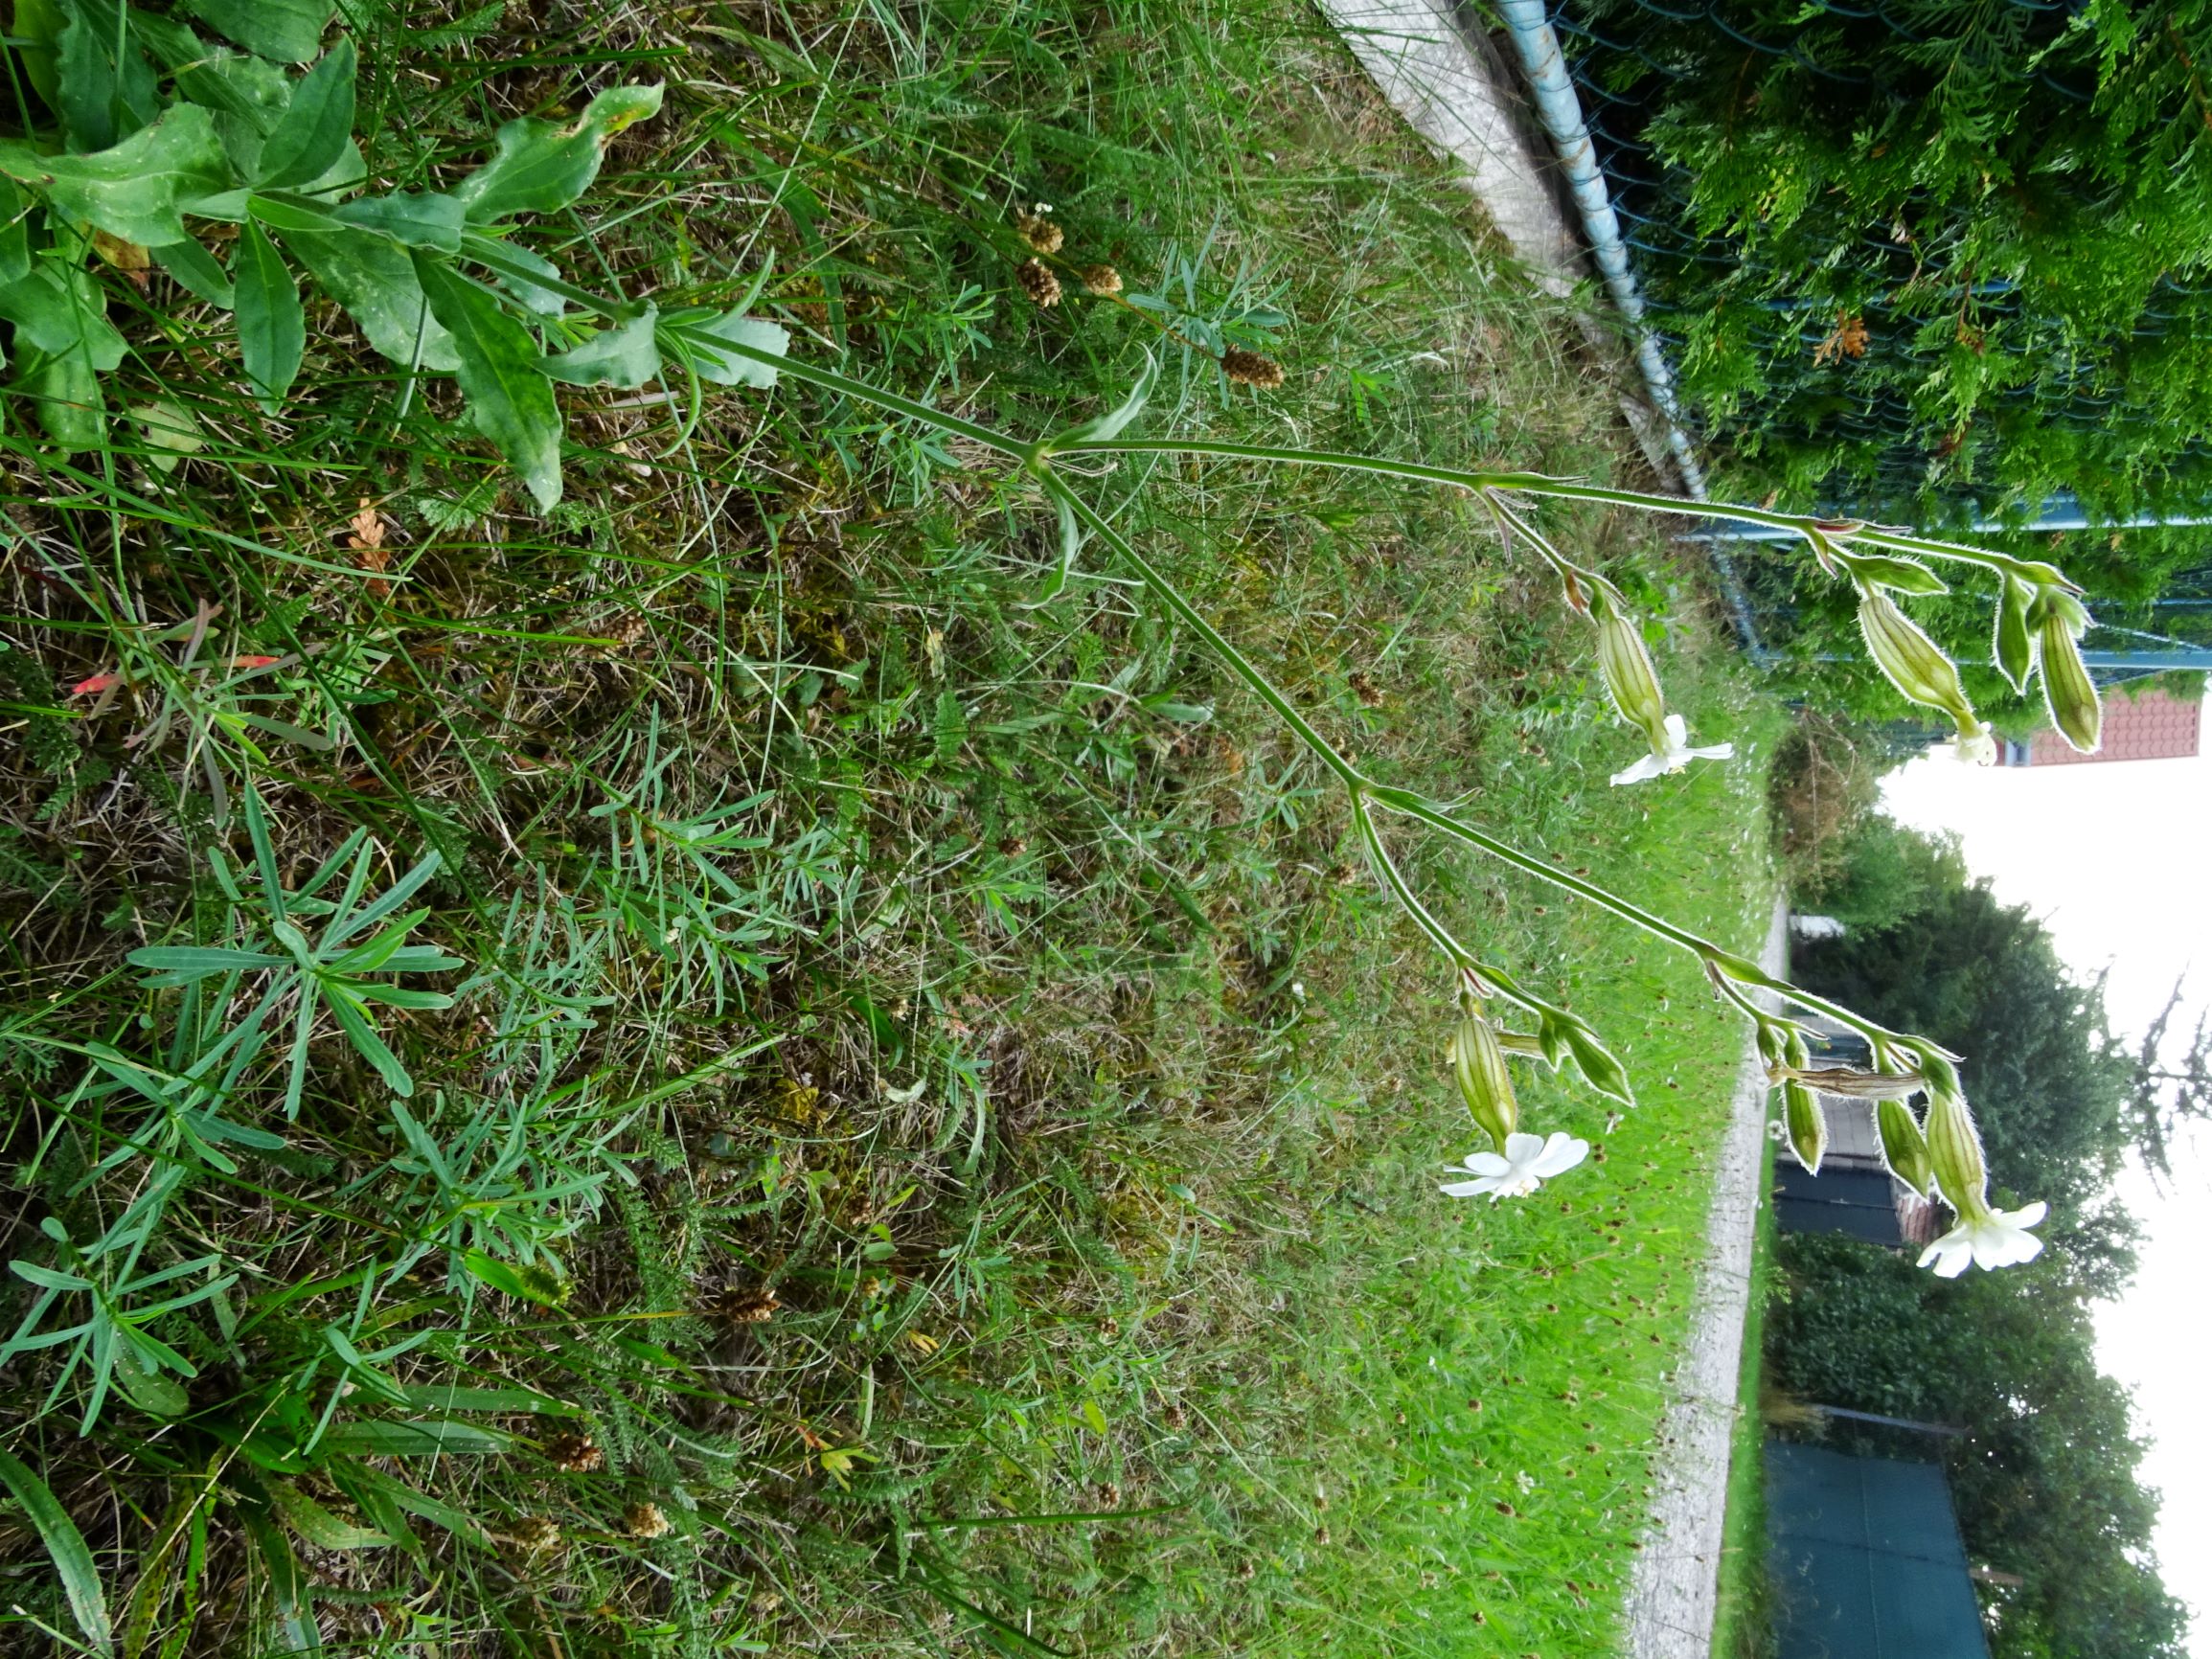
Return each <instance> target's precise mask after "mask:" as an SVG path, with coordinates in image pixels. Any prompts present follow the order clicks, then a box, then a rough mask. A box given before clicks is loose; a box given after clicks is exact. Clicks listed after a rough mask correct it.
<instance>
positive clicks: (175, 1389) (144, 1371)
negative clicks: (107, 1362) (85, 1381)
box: [115, 1342, 192, 1417]
mask: <svg viewBox="0 0 2212 1659" xmlns="http://www.w3.org/2000/svg"><path fill="white" fill-rule="evenodd" d="M115 1386H116V1387H117V1388H119V1389H121V1390H122V1391H123V1397H124V1398H125V1399H127V1400H129V1401H130V1403H131V1404H132V1405H135V1406H136V1407H138V1409H139V1410H140V1411H143V1412H147V1413H149V1414H151V1415H152V1416H154V1417H182V1416H183V1415H184V1414H185V1413H186V1412H187V1411H189V1410H190V1409H191V1407H192V1397H191V1396H189V1395H188V1394H186V1393H185V1391H184V1384H182V1383H181V1382H179V1381H177V1380H176V1378H175V1377H173V1376H168V1375H164V1374H163V1373H162V1371H161V1369H160V1367H158V1366H156V1365H153V1364H151V1363H149V1362H148V1360H147V1359H145V1358H144V1357H142V1356H141V1355H140V1354H139V1352H138V1351H137V1350H136V1349H135V1348H133V1347H132V1346H131V1345H130V1344H129V1343H127V1342H126V1343H125V1344H123V1345H122V1346H121V1347H119V1348H118V1349H117V1350H116V1351H115Z"/></svg>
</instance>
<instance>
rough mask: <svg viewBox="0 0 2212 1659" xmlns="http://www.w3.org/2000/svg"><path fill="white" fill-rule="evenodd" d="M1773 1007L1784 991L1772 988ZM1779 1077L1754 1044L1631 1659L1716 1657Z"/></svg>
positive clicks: (1643, 1557) (1658, 1500) (1784, 942)
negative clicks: (1740, 1399) (1771, 1096)
mask: <svg viewBox="0 0 2212 1659" xmlns="http://www.w3.org/2000/svg"><path fill="white" fill-rule="evenodd" d="M1789 919H1790V908H1789V905H1788V903H1787V902H1786V901H1785V900H1783V899H1781V898H1776V899H1775V901H1774V913H1773V917H1772V920H1770V921H1769V923H1768V925H1767V943H1766V946H1765V948H1764V949H1762V950H1761V952H1760V956H1759V961H1760V966H1763V967H1765V968H1766V969H1767V972H1769V973H1773V974H1777V975H1778V974H1780V973H1782V972H1783V971H1784V969H1785V968H1786V966H1788V959H1789ZM1760 1000H1761V1002H1762V1003H1763V1005H1764V1006H1766V1007H1767V1008H1770V1009H1771V1008H1774V1007H1776V1006H1777V1002H1776V999H1775V998H1773V997H1771V996H1766V995H1762V997H1761V998H1760ZM1766 1138H1767V1074H1766V1069H1765V1068H1764V1067H1763V1066H1762V1065H1761V1064H1760V1063H1759V1057H1758V1054H1757V1051H1756V1050H1755V1049H1752V1048H1751V1047H1750V1046H1749V1045H1748V1044H1746V1048H1745V1057H1744V1069H1743V1070H1742V1072H1740V1073H1739V1074H1738V1076H1737V1080H1736V1098H1735V1106H1734V1110H1733V1111H1732V1112H1731V1113H1730V1115H1729V1119H1728V1132H1727V1138H1726V1139H1725V1140H1724V1141H1723V1142H1722V1148H1721V1161H1720V1167H1719V1168H1718V1169H1717V1170H1715V1171H1714V1176H1713V1207H1712V1209H1711V1210H1710V1211H1709V1212H1708V1213H1707V1216H1706V1218H1705V1260H1704V1261H1703V1263H1702V1264H1701V1265H1700V1266H1699V1273H1698V1288H1697V1292H1696V1300H1695V1302H1694V1303H1693V1304H1692V1307H1691V1314H1690V1342H1689V1347H1688V1349H1687V1350H1686V1351H1685V1352H1684V1353H1683V1355H1682V1360H1681V1363H1680V1364H1679V1365H1677V1366H1676V1368H1675V1374H1674V1377H1673V1386H1672V1393H1673V1399H1672V1402H1671V1403H1670V1404H1669V1405H1668V1407H1667V1411H1666V1415H1665V1416H1664V1417H1663V1418H1662V1419H1661V1420H1660V1424H1659V1438H1660V1446H1661V1457H1660V1465H1659V1474H1658V1481H1657V1486H1658V1495H1657V1497H1655V1498H1654V1499H1653V1501H1652V1520H1651V1525H1650V1527H1649V1528H1648V1529H1647V1530H1646V1532H1645V1534H1644V1540H1643V1544H1644V1547H1643V1548H1642V1549H1641V1550H1639V1551H1638V1552H1637V1553H1636V1559H1635V1564H1634V1567H1633V1568H1632V1570H1631V1571H1630V1578H1629V1598H1628V1626H1629V1627H1628V1654H1629V1659H1708V1655H1709V1654H1710V1652H1711V1650H1712V1646H1713V1620H1714V1616H1715V1614H1716V1612H1717V1610H1718V1606H1719V1601H1720V1586H1721V1539H1722V1530H1723V1528H1724V1526H1725V1524H1726V1520H1727V1508H1728V1502H1727V1494H1728V1454H1729V1450H1730V1442H1731V1440H1732V1439H1733V1438H1734V1434H1735V1427H1736V1389H1737V1383H1738V1379H1739V1377H1740V1375H1741V1374H1742V1370H1743V1362H1744V1316H1745V1310H1746V1308H1747V1307H1749V1304H1750V1292H1751V1241H1752V1237H1753V1235H1754V1233H1755V1232H1756V1230H1757V1225H1758V1212H1759V1205H1760V1203H1761V1201H1762V1200H1763V1199H1764V1197H1765V1194H1764V1193H1762V1192H1761V1191H1760V1180H1759V1171H1760V1170H1761V1169H1762V1168H1763V1167H1764V1165H1765V1162H1766V1147H1765V1142H1766Z"/></svg>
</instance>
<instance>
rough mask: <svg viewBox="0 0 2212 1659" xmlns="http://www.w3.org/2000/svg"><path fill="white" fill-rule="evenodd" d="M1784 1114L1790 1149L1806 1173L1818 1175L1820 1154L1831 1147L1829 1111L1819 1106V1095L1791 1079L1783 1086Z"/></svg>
mask: <svg viewBox="0 0 2212 1659" xmlns="http://www.w3.org/2000/svg"><path fill="white" fill-rule="evenodd" d="M1782 1117H1783V1122H1784V1124H1785V1125H1787V1126H1788V1128H1789V1130H1790V1150H1791V1151H1792V1152H1794V1153H1796V1154H1797V1161H1798V1162H1799V1163H1800V1164H1803V1165H1804V1166H1805V1172H1806V1173H1807V1174H1809V1175H1817V1174H1819V1173H1820V1158H1821V1154H1823V1153H1824V1152H1826V1151H1827V1150H1828V1114H1827V1113H1826V1112H1824V1111H1822V1110H1821V1109H1820V1097H1819V1096H1818V1095H1816V1094H1814V1093H1813V1091H1812V1090H1811V1089H1809V1088H1807V1087H1806V1086H1805V1085H1804V1084H1803V1083H1801V1082H1799V1081H1798V1080H1797V1079H1795V1078H1791V1079H1789V1080H1787V1081H1786V1082H1784V1083H1783V1085H1782Z"/></svg>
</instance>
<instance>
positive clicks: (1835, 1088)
mask: <svg viewBox="0 0 2212 1659" xmlns="http://www.w3.org/2000/svg"><path fill="white" fill-rule="evenodd" d="M1781 1075H1783V1076H1786V1077H1793V1078H1795V1079H1798V1080H1799V1081H1800V1082H1805V1083H1810V1084H1811V1085H1812V1086H1813V1088H1816V1089H1818V1090H1819V1091H1820V1092H1821V1093H1822V1094H1824V1095H1849V1096H1850V1097H1851V1098H1852V1099H1853V1100H1858V1101H1904V1100H1910V1099H1911V1098H1912V1097H1913V1096H1914V1095H1917V1094H1918V1093H1920V1091H1921V1090H1922V1089H1924V1088H1926V1087H1927V1079H1926V1078H1924V1077H1922V1076H1921V1075H1920V1074H1919V1073H1918V1072H1864V1071H1860V1070H1859V1069H1858V1068H1857V1067H1856V1066H1805V1067H1797V1068H1794V1069H1790V1068H1784V1069H1783V1071H1782V1073H1781Z"/></svg>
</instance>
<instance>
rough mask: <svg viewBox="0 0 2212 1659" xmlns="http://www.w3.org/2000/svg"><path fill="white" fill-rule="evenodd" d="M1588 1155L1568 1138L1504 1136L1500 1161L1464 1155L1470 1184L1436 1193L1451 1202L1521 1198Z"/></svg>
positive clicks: (1489, 1155) (1447, 1185) (1488, 1155)
mask: <svg viewBox="0 0 2212 1659" xmlns="http://www.w3.org/2000/svg"><path fill="white" fill-rule="evenodd" d="M1589 1152H1590V1144H1589V1142H1587V1141H1580V1140H1577V1139H1576V1138H1575V1137H1574V1136H1572V1135H1568V1134H1562V1133H1558V1132H1555V1133H1554V1134H1553V1135H1552V1137H1551V1138H1550V1139H1549V1140H1546V1139H1544V1137H1543V1136H1541V1135H1508V1136H1506V1138H1505V1155H1504V1156H1503V1157H1499V1156H1498V1154H1497V1153H1495V1152H1470V1153H1468V1155H1467V1162H1466V1168H1467V1170H1468V1172H1469V1173H1470V1174H1471V1175H1473V1176H1474V1179H1473V1180H1471V1181H1446V1182H1444V1183H1443V1184H1442V1185H1441V1186H1440V1187H1439V1188H1438V1189H1437V1190H1438V1191H1439V1192H1441V1193H1444V1194H1445V1195H1446V1196H1447V1197H1451V1198H1479V1197H1481V1196H1482V1195H1483V1194H1484V1193H1489V1194H1490V1201H1491V1202H1492V1203H1496V1202H1497V1201H1498V1200H1499V1199H1500V1198H1525V1197H1527V1196H1528V1195H1529V1194H1530V1193H1533V1192H1535V1191H1536V1190H1537V1189H1538V1188H1539V1187H1540V1186H1542V1185H1543V1184H1544V1183H1545V1182H1546V1181H1548V1180H1550V1179H1551V1178H1552V1177H1553V1176H1554V1175H1563V1174H1565V1173H1566V1172H1567V1171H1568V1170H1571V1169H1573V1168H1574V1167H1575V1166H1576V1165H1577V1164H1579V1163H1581V1162H1582V1161H1583V1160H1584V1159H1585V1158H1586V1157H1588V1156H1589Z"/></svg>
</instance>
